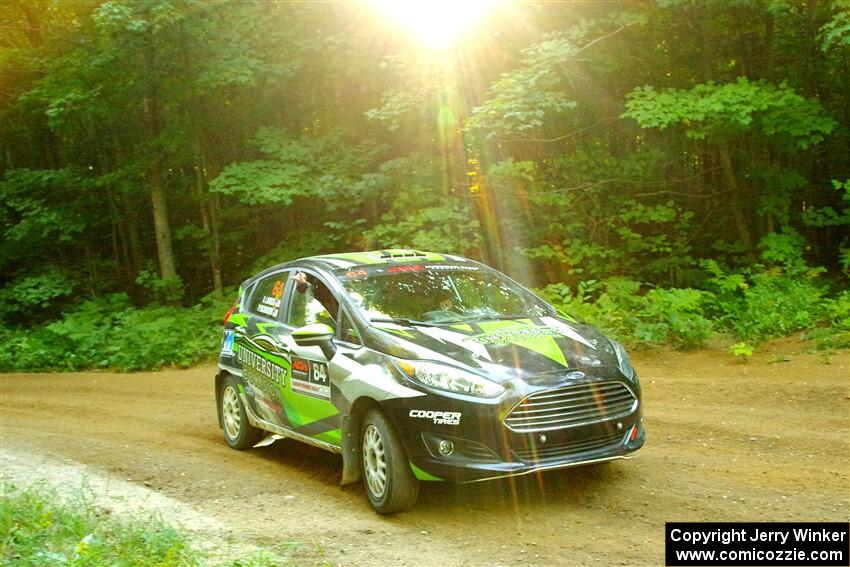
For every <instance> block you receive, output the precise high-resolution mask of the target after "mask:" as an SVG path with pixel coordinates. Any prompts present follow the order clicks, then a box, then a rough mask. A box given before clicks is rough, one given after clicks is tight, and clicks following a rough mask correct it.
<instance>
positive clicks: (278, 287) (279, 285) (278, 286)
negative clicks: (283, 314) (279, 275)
mask: <svg viewBox="0 0 850 567" xmlns="http://www.w3.org/2000/svg"><path fill="white" fill-rule="evenodd" d="M281 295H283V281H281V280H277V281H276V282H274V287H273V288H272V296H274V298H275V299H280V296H281Z"/></svg>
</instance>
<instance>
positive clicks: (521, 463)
mask: <svg viewBox="0 0 850 567" xmlns="http://www.w3.org/2000/svg"><path fill="white" fill-rule="evenodd" d="M636 396H637V403H636V404H635V406H634V409H633V411H632V412H631V413H629V414H628V415H621V416H618V417H615V418H613V419H603V420H597V421H593V422H591V423H586V424H580V425H577V426H571V427H566V428H563V429H556V430H549V431H535V432H516V431H514V430H512V429H511V428H509V427H507V426H506V425H505V423H504V421H503V419H504V417H505V415H506V414H507V413H508V411H509V409H510V407H512V405H513V404H508V405H505V404H499V405H493V404H489V405H488V404H479V403H475V402H467V401H461V400H456V399H453V398H449V397H445V396H441V395H435V394H429V395H427V396H426V397H424V398H423V397H417V398H412V399H408V401H407V402H406V403H403V402H402V401H401V400H397V401H396V402H395V403H390V404H386V402H385V404H386V407H385V410H386V411H387V413H388V414H389V415H390V417H391V418H392V420H393V422H394V423H395V424H396V429H397V431H398V433H399V435H400V436H401V438H402V441H403V443H404V445H405V449H406V451H407V455H408V458H409V459H410V462H411V464H412V465H413V470H414V472H415V473H416V475H417V477H419V478H420V479H423V480H451V481H454V482H459V483H464V482H475V481H480V480H487V479H492V478H499V477H506V476H518V475H524V474H529V473H534V472H537V471H542V470H549V469H559V468H567V467H572V466H577V465H582V464H587V463H593V462H601V461H607V460H613V459H620V458H626V457H627V456H628V455H629V454H630V453H633V452H634V451H637V450H638V449H640V448H641V447H642V446H643V444H644V442H645V440H646V432H645V430H644V427H643V419H642V406H641V403H640V396H639V390H638V391H637V394H636ZM411 402H412V403H413V404H415V407H414V405H411ZM515 402H516V400H514V403H515ZM441 412H442V413H441ZM447 414H448V415H449V417H450V418H451V417H452V414H460V419H459V423H456V424H453V423H447V422H452V421H453V420H452V419H448V420H447V419H445V417H446V415H447ZM441 441H450V442H451V445H452V447H453V450H452V452H451V454H449V455H444V454H441V453H440V450H439V448H440V442H441ZM444 445H445V444H444Z"/></svg>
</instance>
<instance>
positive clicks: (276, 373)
mask: <svg viewBox="0 0 850 567" xmlns="http://www.w3.org/2000/svg"><path fill="white" fill-rule="evenodd" d="M237 360H238V361H239V364H241V365H242V377H243V378H245V380H247V381H248V382H249V383H250V384H251V385H252V386H254V387H255V388H257V389H258V390H261V391H262V392H264V393H265V394H266V395H268V396H270V397H272V398H273V399H279V397H280V389H281V388H282V387H283V386H284V385H285V384H286V368H284V367H283V366H280V365H279V364H276V363H274V362H272V361H271V360H269V359H267V358H264V357H262V356H260V355H259V354H257V353H256V352H254V351H253V350H251V349H249V348H246V347H245V345H240V348H239V349H238V350H237Z"/></svg>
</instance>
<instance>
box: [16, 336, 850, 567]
mask: <svg viewBox="0 0 850 567" xmlns="http://www.w3.org/2000/svg"><path fill="white" fill-rule="evenodd" d="M803 346H804V344H803V343H800V342H798V341H796V340H792V339H786V340H783V341H777V342H774V343H771V344H769V345H766V346H765V347H764V348H763V349H762V353H761V354H759V355H757V356H756V357H755V358H754V359H753V360H752V361H750V362H749V363H746V364H744V363H741V362H739V361H735V360H732V357H730V356H729V355H728V354H726V353H725V352H724V351H722V350H706V351H700V352H695V353H675V352H670V351H666V350H656V351H651V352H644V353H638V354H637V355H636V356H635V357H634V358H635V366H636V367H637V369H638V371H639V373H640V375H641V379H642V382H643V385H644V412H645V413H644V414H645V421H646V424H647V429H648V432H649V440H648V442H647V445H646V447H645V448H644V449H642V450H641V451H640V452H638V454H637V456H636V458H634V459H631V460H628V461H617V462H614V463H610V464H607V465H601V466H594V467H583V468H577V469H569V470H564V471H554V472H547V473H545V474H543V475H540V476H537V477H534V476H528V477H523V478H520V479H515V480H513V481H508V480H504V481H495V482H487V483H478V484H472V485H465V486H456V485H451V484H448V483H425V484H423V489H422V491H421V493H420V499H419V503H418V505H417V507H416V508H415V509H413V510H411V511H409V512H405V513H402V514H398V515H396V516H393V517H381V516H378V515H376V514H375V513H374V512H372V510H371V509H370V508H369V506H368V505H367V502H366V499H365V495H364V493H363V489H362V488H361V487H360V486H359V485H356V486H351V487H346V488H345V489H344V490H343V489H341V488H340V487H339V486H338V484H337V482H338V479H339V475H340V458H339V457H338V456H335V455H332V454H330V453H326V452H323V451H321V450H318V449H313V448H311V447H307V446H305V445H302V444H299V443H296V442H290V441H278V442H277V443H275V444H274V445H272V446H270V447H265V448H262V449H253V450H250V451H247V452H237V451H233V450H231V449H229V448H228V447H227V446H226V445H225V443H224V441H223V439H222V435H221V432H220V430H219V429H218V425H217V422H216V418H215V407H214V395H213V389H212V378H213V373H214V369H213V368H212V367H201V368H195V369H192V370H180V371H178V370H169V371H162V372H152V373H137V374H111V373H74V374H7V375H3V376H0V444H2V447H4V448H8V449H9V450H13V451H20V452H29V453H31V454H39V455H45V456H53V457H60V458H64V459H71V460H74V461H76V462H80V463H84V464H86V465H87V466H88V467H89V468H90V469H95V470H97V471H100V472H103V473H105V474H110V475H114V476H117V477H118V478H120V479H123V480H125V481H127V480H129V481H130V482H133V483H137V484H140V485H143V486H147V487H149V488H151V489H154V490H156V491H159V492H161V493H163V494H164V495H166V496H168V497H170V498H173V499H176V500H178V501H180V502H183V503H186V504H187V505H190V506H191V507H193V508H194V509H196V510H199V511H201V512H202V513H204V514H208V515H209V516H210V517H212V518H214V519H215V520H216V521H217V522H221V523H223V524H224V525H226V526H229V528H230V529H231V530H232V531H231V532H230V536H229V537H230V538H232V539H234V540H240V539H241V540H243V541H247V542H250V543H254V544H259V545H263V546H269V547H271V548H273V549H274V550H276V551H278V552H279V553H282V554H283V555H284V556H286V557H289V558H291V559H292V560H293V561H294V562H296V563H298V564H300V565H312V564H325V563H330V564H333V565H338V564H341V565H376V566H377V565H441V566H444V565H662V564H663V552H664V539H663V533H664V522H665V521H710V520H714V521H759V520H765V521H767V520H774V521H779V520H799V521H803V520H830V521H847V520H848V517H850V509H848V501H850V482H848V470H850V454H848V452H850V441H848V434H850V394H848V388H850V354H848V353H846V352H844V353H839V354H835V355H833V356H831V357H829V363H828V364H827V363H825V362H824V360H825V358H824V357H823V356H821V355H813V354H805V353H803V352H802V349H803ZM0 465H2V463H0Z"/></svg>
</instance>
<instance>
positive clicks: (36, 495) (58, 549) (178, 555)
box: [0, 482, 291, 567]
mask: <svg viewBox="0 0 850 567" xmlns="http://www.w3.org/2000/svg"><path fill="white" fill-rule="evenodd" d="M93 502H94V498H93V495H92V494H91V493H90V492H87V491H86V489H85V488H83V489H82V490H80V491H77V492H76V493H75V494H74V495H71V496H62V495H60V494H59V493H58V492H57V491H56V490H54V489H52V488H48V487H44V486H37V485H33V486H29V487H20V486H18V485H15V484H13V483H8V482H6V483H3V484H2V485H0V564H2V565H21V566H30V565H33V566H34V565H39V566H41V565H69V566H82V565H110V566H113V565H114V566H121V567H134V566H139V567H141V566H145V567H148V566H163V567H164V566H169V567H170V566H175V567H182V566H202V565H221V562H219V561H215V560H213V559H212V558H210V557H209V556H208V555H207V554H206V553H204V552H203V551H202V550H201V549H199V548H198V546H197V545H196V544H195V542H192V541H191V537H190V536H189V535H187V534H186V533H185V532H183V531H182V530H180V529H179V528H176V527H174V526H172V525H169V524H168V523H166V522H165V521H163V520H162V519H161V518H159V517H157V516H154V515H147V516H136V517H132V518H117V517H114V516H113V515H112V514H111V513H110V512H109V511H108V510H105V509H103V508H99V507H97V506H95V505H94V503H93ZM225 565H232V566H234V567H236V566H239V567H265V566H272V565H291V563H289V562H288V561H286V560H283V559H282V558H281V557H279V556H277V555H276V554H274V553H271V552H267V551H263V550H259V551H257V552H255V553H254V554H253V555H252V556H250V557H246V558H240V559H238V560H235V561H232V562H230V563H225Z"/></svg>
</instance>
